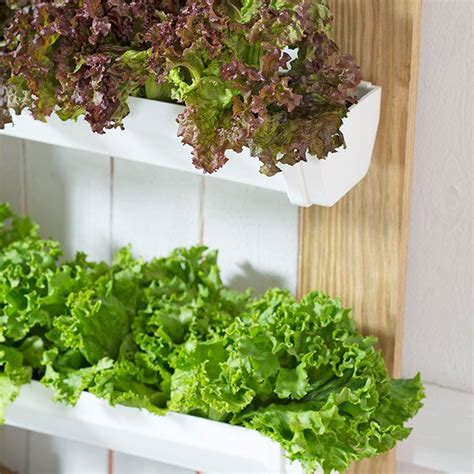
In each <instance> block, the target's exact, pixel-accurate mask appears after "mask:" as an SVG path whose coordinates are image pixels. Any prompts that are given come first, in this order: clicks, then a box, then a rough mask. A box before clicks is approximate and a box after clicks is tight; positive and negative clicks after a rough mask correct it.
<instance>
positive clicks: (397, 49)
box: [299, 0, 421, 474]
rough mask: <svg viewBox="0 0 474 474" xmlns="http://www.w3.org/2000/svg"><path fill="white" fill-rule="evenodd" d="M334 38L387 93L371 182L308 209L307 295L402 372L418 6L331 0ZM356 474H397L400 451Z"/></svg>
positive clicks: (304, 245) (399, 0) (402, 1)
mask: <svg viewBox="0 0 474 474" xmlns="http://www.w3.org/2000/svg"><path fill="white" fill-rule="evenodd" d="M329 3H330V6H331V8H332V11H333V12H334V15H335V18H336V27H335V34H336V41H337V42H338V43H339V44H340V46H341V49H342V50H343V51H345V52H350V53H352V54H353V55H354V56H355V57H356V58H357V61H358V62H359V64H360V65H361V68H362V76H363V78H364V79H366V80H369V81H372V82H373V83H374V84H378V85H381V86H382V115H381V122H380V127H379V131H378V138H377V143H376V147H375V151H374V155H373V161H372V165H371V168H370V171H369V174H368V176H367V177H366V179H364V180H363V181H362V182H361V183H360V184H359V185H358V186H357V187H356V188H355V189H354V190H353V191H351V193H350V194H349V195H347V196H346V197H345V198H344V199H343V200H341V201H340V202H339V203H338V204H336V206H334V207H333V208H329V209H328V208H322V207H316V206H314V207H312V208H310V209H305V210H302V211H301V216H300V217H301V231H300V236H301V242H300V246H301V262H302V265H301V271H300V287H299V288H300V293H306V292H307V291H310V290H312V289H321V290H324V291H327V292H328V293H329V294H331V295H338V296H340V297H341V298H342V300H343V301H344V302H346V303H347V304H348V305H350V306H351V307H352V308H353V310H354V316H355V318H356V319H357V320H358V322H359V324H360V327H361V328H362V330H363V331H364V332H366V333H367V334H374V335H376V336H378V337H379V342H380V344H379V346H380V348H381V349H382V352H383V355H384V357H385V360H386V363H387V365H388V367H389V369H390V370H391V372H392V373H393V374H395V375H399V373H400V364H401V355H402V354H401V344H402V340H401V339H402V334H403V309H404V293H405V284H406V258H407V241H408V240H407V239H408V224H409V211H410V195H411V176H412V161H413V148H414V136H415V106H416V91H417V85H418V54H419V38H420V15H421V0H396V1H394V0H331V1H330V2H329ZM353 472H358V473H359V472H364V473H365V472H367V473H370V474H378V473H384V474H389V473H393V472H395V451H394V450H392V452H391V453H389V454H388V455H387V456H384V457H380V458H379V459H374V460H371V461H369V462H364V463H361V464H360V465H358V466H355V467H354V468H353Z"/></svg>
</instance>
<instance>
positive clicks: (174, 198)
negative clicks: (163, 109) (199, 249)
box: [112, 159, 201, 474]
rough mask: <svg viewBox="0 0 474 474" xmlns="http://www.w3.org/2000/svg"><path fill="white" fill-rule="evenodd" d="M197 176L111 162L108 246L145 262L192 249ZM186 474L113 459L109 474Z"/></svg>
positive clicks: (151, 464) (196, 219)
mask: <svg viewBox="0 0 474 474" xmlns="http://www.w3.org/2000/svg"><path fill="white" fill-rule="evenodd" d="M200 183H201V178H200V177H198V176H193V175H188V174H185V173H181V172H177V171H172V170H168V169H165V168H160V167H156V166H150V165H146V164H141V163H136V162H131V161H127V160H119V159H115V160H114V172H113V203H112V209H113V211H112V245H113V248H114V250H117V249H118V248H120V247H122V246H124V245H128V244H132V246H133V250H134V254H135V255H137V256H141V257H143V258H146V259H150V258H153V257H155V256H163V255H166V254H167V253H168V252H169V251H170V250H172V249H174V248H175V247H179V246H189V245H195V244H197V243H198V242H199V231H200V226H201V225H200V189H201V188H200ZM176 472H181V473H183V472H191V471H187V470H185V469H181V468H177V467H173V466H168V465H166V464H162V463H158V462H154V461H149V460H145V459H141V458H138V457H135V456H129V455H126V454H122V453H117V452H116V453H114V474H119V473H120V474H122V473H123V474H125V473H134V474H135V473H136V474H140V473H176Z"/></svg>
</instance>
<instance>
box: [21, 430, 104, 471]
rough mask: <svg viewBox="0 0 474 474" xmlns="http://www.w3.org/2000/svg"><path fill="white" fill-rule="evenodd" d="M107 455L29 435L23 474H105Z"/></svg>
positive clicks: (80, 445)
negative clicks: (25, 469)
mask: <svg viewBox="0 0 474 474" xmlns="http://www.w3.org/2000/svg"><path fill="white" fill-rule="evenodd" d="M107 470H108V468H107V455H106V451H105V450H104V449H102V448H98V447H96V446H91V445H88V444H84V443H78V442H76V441H70V440H67V439H61V438H57V437H54V436H47V435H42V434H38V433H31V435H30V450H29V456H28V471H27V473H26V474H107Z"/></svg>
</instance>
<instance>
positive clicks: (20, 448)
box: [0, 426, 29, 474]
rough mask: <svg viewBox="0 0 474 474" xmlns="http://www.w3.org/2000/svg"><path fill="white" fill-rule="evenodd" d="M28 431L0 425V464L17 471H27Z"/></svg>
mask: <svg viewBox="0 0 474 474" xmlns="http://www.w3.org/2000/svg"><path fill="white" fill-rule="evenodd" d="M28 437H29V432H28V431H26V430H21V429H19V428H13V427H11V426H1V427H0V465H4V466H5V467H6V468H8V469H10V470H12V471H14V472H18V473H20V474H23V473H26V472H27V464H28V459H27V457H28V441H29V439H28Z"/></svg>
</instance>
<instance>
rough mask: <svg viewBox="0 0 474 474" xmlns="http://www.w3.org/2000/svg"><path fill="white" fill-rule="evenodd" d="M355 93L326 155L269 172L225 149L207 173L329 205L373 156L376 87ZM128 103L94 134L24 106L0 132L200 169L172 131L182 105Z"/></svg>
mask: <svg viewBox="0 0 474 474" xmlns="http://www.w3.org/2000/svg"><path fill="white" fill-rule="evenodd" d="M358 96H359V102H358V103H357V104H355V105H354V106H352V107H351V108H350V110H349V114H348V116H347V117H346V119H345V120H344V124H343V127H342V131H343V133H344V137H345V140H346V148H345V149H342V148H341V149H339V150H338V151H337V153H332V154H330V155H329V156H328V158H327V159H326V160H318V159H316V158H314V157H311V156H309V157H308V161H307V162H305V163H299V164H297V165H295V166H284V167H283V173H278V174H277V175H276V176H273V177H271V178H269V177H266V176H263V175H261V174H260V173H259V171H258V169H259V167H260V164H259V161H258V159H256V158H252V157H250V153H249V151H248V150H246V151H244V152H242V153H240V154H237V153H233V152H229V153H228V157H229V158H230V159H229V162H228V163H227V164H226V165H225V166H224V167H223V168H222V169H221V170H219V171H218V172H216V173H214V174H212V175H211V176H212V177H215V178H218V179H225V180H229V181H234V182H238V183H244V184H249V185H252V186H257V187H260V188H266V189H271V190H274V191H280V192H285V193H287V194H288V197H289V199H290V201H291V202H292V203H293V204H295V205H298V206H304V207H308V206H311V205H313V204H317V205H320V206H332V205H333V204H335V203H336V202H337V201H338V200H339V199H341V198H342V197H343V196H344V195H345V194H346V193H347V192H349V191H350V190H351V189H352V188H353V187H354V186H355V185H356V184H357V183H358V182H359V181H360V180H362V179H363V178H364V176H365V175H366V174H367V171H368V169H369V165H370V161H371V157H372V151H373V147H374V143H375V138H376V134H377V128H378V123H379V116H380V102H381V88H380V87H378V86H374V85H372V84H371V83H369V82H364V83H362V84H361V85H360V86H359V90H358ZM129 104H130V115H129V116H128V117H127V118H126V119H125V122H124V126H125V130H109V131H107V133H105V134H104V135H98V134H95V133H93V132H92V131H91V130H90V127H89V125H88V124H87V123H86V122H85V121H84V120H83V119H79V120H78V121H77V122H71V121H68V122H63V121H61V120H60V119H59V118H58V117H57V116H55V115H54V116H52V117H51V118H50V119H49V120H48V122H47V123H43V122H39V121H36V120H33V118H32V117H31V116H30V114H29V113H28V112H27V111H24V112H23V113H22V114H21V115H20V116H15V117H14V125H13V126H12V125H7V127H6V128H5V130H0V135H9V136H12V137H17V138H23V139H27V140H33V141H38V142H43V143H49V144H52V145H59V146H64V147H69V148H75V149H78V150H84V151H88V152H93V153H99V154H102V155H107V156H113V157H116V158H124V159H128V160H133V161H139V162H143V163H150V164H154V165H158V166H164V167H166V168H172V169H176V170H181V171H187V172H191V173H197V174H201V171H199V170H196V169H195V168H194V166H193V164H192V162H191V148H190V147H188V146H186V147H185V146H183V144H182V143H181V139H180V138H179V137H178V136H177V123H176V117H177V116H178V114H179V113H180V112H182V110H183V106H181V105H176V104H169V103H165V102H158V101H152V100H148V99H139V98H134V97H131V98H130V102H129Z"/></svg>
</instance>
